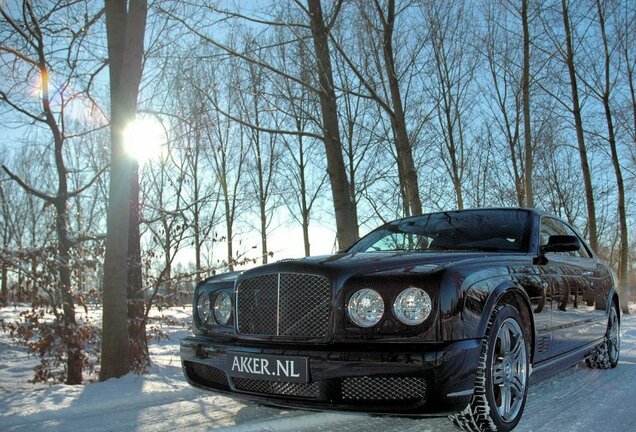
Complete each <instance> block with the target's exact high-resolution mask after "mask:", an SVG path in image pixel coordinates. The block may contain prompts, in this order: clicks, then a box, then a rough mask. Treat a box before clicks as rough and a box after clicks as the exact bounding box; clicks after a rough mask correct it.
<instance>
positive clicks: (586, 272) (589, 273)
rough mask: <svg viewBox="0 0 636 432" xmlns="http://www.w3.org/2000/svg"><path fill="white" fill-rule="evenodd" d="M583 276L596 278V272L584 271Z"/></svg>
mask: <svg viewBox="0 0 636 432" xmlns="http://www.w3.org/2000/svg"><path fill="white" fill-rule="evenodd" d="M581 275H582V276H586V277H587V276H594V272H592V271H584V272H583V273H581Z"/></svg>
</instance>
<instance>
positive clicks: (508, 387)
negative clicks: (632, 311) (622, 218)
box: [181, 208, 620, 431]
mask: <svg viewBox="0 0 636 432" xmlns="http://www.w3.org/2000/svg"><path fill="white" fill-rule="evenodd" d="M193 309H194V328H195V335H194V336H190V337H187V338H185V339H183V340H182V341H181V359H182V365H183V370H184V373H185V376H186V377H187V379H188V381H189V382H190V383H191V384H193V385H195V386H198V387H203V388H206V389H210V390H214V391H217V392H224V393H229V394H232V395H236V396H241V397H245V398H249V399H253V400H255V401H257V402H260V403H264V404H268V405H278V406H285V407H298V408H304V409H320V410H322V409H339V410H353V411H364V412H372V413H384V414H400V415H408V416H420V415H440V414H445V415H449V417H450V419H451V420H452V421H453V423H454V424H455V425H456V426H458V427H460V428H461V429H464V430H470V431H508V430H511V429H513V428H514V427H515V426H516V425H517V423H518V422H519V420H520V418H521V414H522V412H523V409H524V405H525V401H526V394H527V391H528V384H529V381H530V378H532V380H533V381H534V380H536V379H540V378H542V377H545V376H547V375H550V374H552V373H554V372H558V371H559V370H562V369H563V368H566V367H569V366H571V365H574V364H576V363H578V362H580V361H581V360H583V359H585V360H586V362H587V364H588V365H589V366H591V367H595V368H601V369H607V368H613V367H615V366H616V364H617V363H618V356H619V348H620V342H619V334H620V333H619V323H620V315H619V308H618V295H617V292H616V289H615V284H614V280H613V277H612V273H611V271H610V270H609V268H608V266H607V265H605V264H603V263H602V262H601V261H599V260H598V259H597V258H596V256H595V255H594V252H593V251H592V250H591V249H590V248H589V247H588V246H587V245H586V244H585V242H584V241H583V240H582V238H581V236H580V235H579V234H578V233H577V232H576V231H575V230H574V229H573V228H572V227H571V226H570V225H569V224H567V223H565V222H563V221H561V220H559V219H557V218H555V217H553V216H550V215H548V214H545V213H543V212H540V211H537V210H534V209H503V208H502V209H477V210H461V211H449V212H440V213H431V214H425V215H421V216H414V217H409V218H405V219H400V220H396V221H394V222H390V223H387V224H385V225H383V226H381V227H380V228H378V229H376V230H375V231H372V232H371V233H370V234H368V235H367V236H365V237H364V238H362V239H361V240H359V241H358V242H357V243H355V244H354V245H353V246H351V247H350V248H348V249H347V250H345V251H341V252H340V253H337V254H336V255H332V256H321V257H309V258H305V259H298V260H288V261H281V262H277V263H274V264H269V265H264V266H261V267H258V268H255V269H252V270H248V271H245V272H242V273H231V274H224V275H219V276H214V277H211V278H209V279H207V280H205V281H203V282H202V283H200V284H199V285H198V286H197V287H196V290H195V293H194V307H193Z"/></svg>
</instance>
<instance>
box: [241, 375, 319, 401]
mask: <svg viewBox="0 0 636 432" xmlns="http://www.w3.org/2000/svg"><path fill="white" fill-rule="evenodd" d="M232 382H233V383H234V387H236V389H237V390H239V391H243V392H249V393H263V394H274V395H281V396H292V397H299V398H307V399H317V398H318V395H319V392H320V388H319V385H318V383H308V384H304V383H288V382H276V381H265V380H257V379H250V378H232Z"/></svg>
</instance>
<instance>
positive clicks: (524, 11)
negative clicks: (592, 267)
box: [521, 0, 534, 207]
mask: <svg viewBox="0 0 636 432" xmlns="http://www.w3.org/2000/svg"><path fill="white" fill-rule="evenodd" d="M528 1H529V0H521V25H522V26H523V73H522V77H521V91H522V99H523V139H524V147H525V159H524V161H525V168H524V171H525V172H524V178H523V180H524V182H523V185H524V193H525V198H526V206H527V207H534V192H533V187H532V165H533V164H532V162H533V151H532V131H531V129H530V128H531V127H532V126H531V124H530V32H529V30H528Z"/></svg>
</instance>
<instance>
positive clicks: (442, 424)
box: [0, 307, 636, 432]
mask: <svg viewBox="0 0 636 432" xmlns="http://www.w3.org/2000/svg"><path fill="white" fill-rule="evenodd" d="M19 310H20V309H16V308H13V307H9V308H3V309H0V320H1V319H5V320H6V321H9V320H11V319H15V317H16V316H17V313H18V312H19ZM634 312H636V308H635V310H634ZM163 313H164V314H167V315H168V316H170V317H173V318H175V323H173V324H164V325H163V331H165V332H166V333H168V334H169V335H170V339H169V340H162V341H159V342H154V343H153V344H152V345H151V356H152V360H153V367H152V369H151V371H150V373H149V374H147V375H144V376H137V375H132V374H131V375H127V376H125V377H123V378H120V379H113V380H109V381H107V382H103V383H95V384H89V385H83V386H64V385H54V386H50V387H48V386H43V385H33V384H29V383H28V382H27V380H28V379H29V378H31V370H32V368H33V366H34V365H35V364H36V363H37V361H36V359H33V358H29V356H28V355H27V354H26V352H25V350H24V349H23V348H21V347H16V346H14V345H13V344H12V343H11V341H10V339H9V338H8V336H7V335H6V334H5V333H2V332H0V431H65V432H66V431H76V430H78V431H80V430H81V431H83V432H90V431H157V432H159V431H161V432H165V431H170V430H181V431H212V430H213V431H226V432H239V431H241V432H243V431H276V432H278V431H281V432H283V431H301V432H310V431H320V432H330V431H334V432H367V431H383V432H392V431H395V432H397V431H400V432H402V431H404V432H409V431H412V432H416V431H417V432H424V431H453V430H455V429H454V428H453V427H452V426H451V425H450V423H449V422H448V420H446V419H444V418H439V419H423V420H413V419H405V418H398V417H373V416H368V415H361V414H343V413H333V412H329V413H316V412H308V411H300V410H298V411H293V410H281V409H275V408H268V407H262V406H258V405H253V404H246V403H243V402H239V401H236V400H233V399H231V398H228V397H223V396H216V395H214V394H212V393H209V392H206V391H202V390H198V389H195V388H192V387H190V386H189V385H188V384H186V382H185V379H184V378H183V376H182V373H181V367H180V364H179V339H180V338H181V337H183V336H185V335H186V334H188V330H187V325H188V322H189V315H190V311H189V308H173V309H170V310H168V311H164V312H163ZM621 333H622V349H621V361H620V364H619V365H618V367H617V368H616V369H613V370H609V371H600V370H592V369H588V368H586V367H585V366H584V365H579V366H577V367H574V368H571V369H569V370H567V371H565V372H562V373H561V374H559V375H556V376H554V377H552V378H549V379H548V380H545V381H543V382H541V383H538V384H535V385H533V386H531V387H530V392H529V395H528V403H527V405H526V410H525V413H524V416H523V419H522V420H521V423H520V424H519V426H518V427H517V429H516V430H518V431H542V432H550V431H554V432H568V431H576V432H578V431H604V432H613V431H616V432H623V431H629V430H636V425H634V416H635V415H636V410H635V408H634V407H636V350H635V348H636V316H635V315H631V316H625V317H624V319H623V322H622V331H621Z"/></svg>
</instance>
